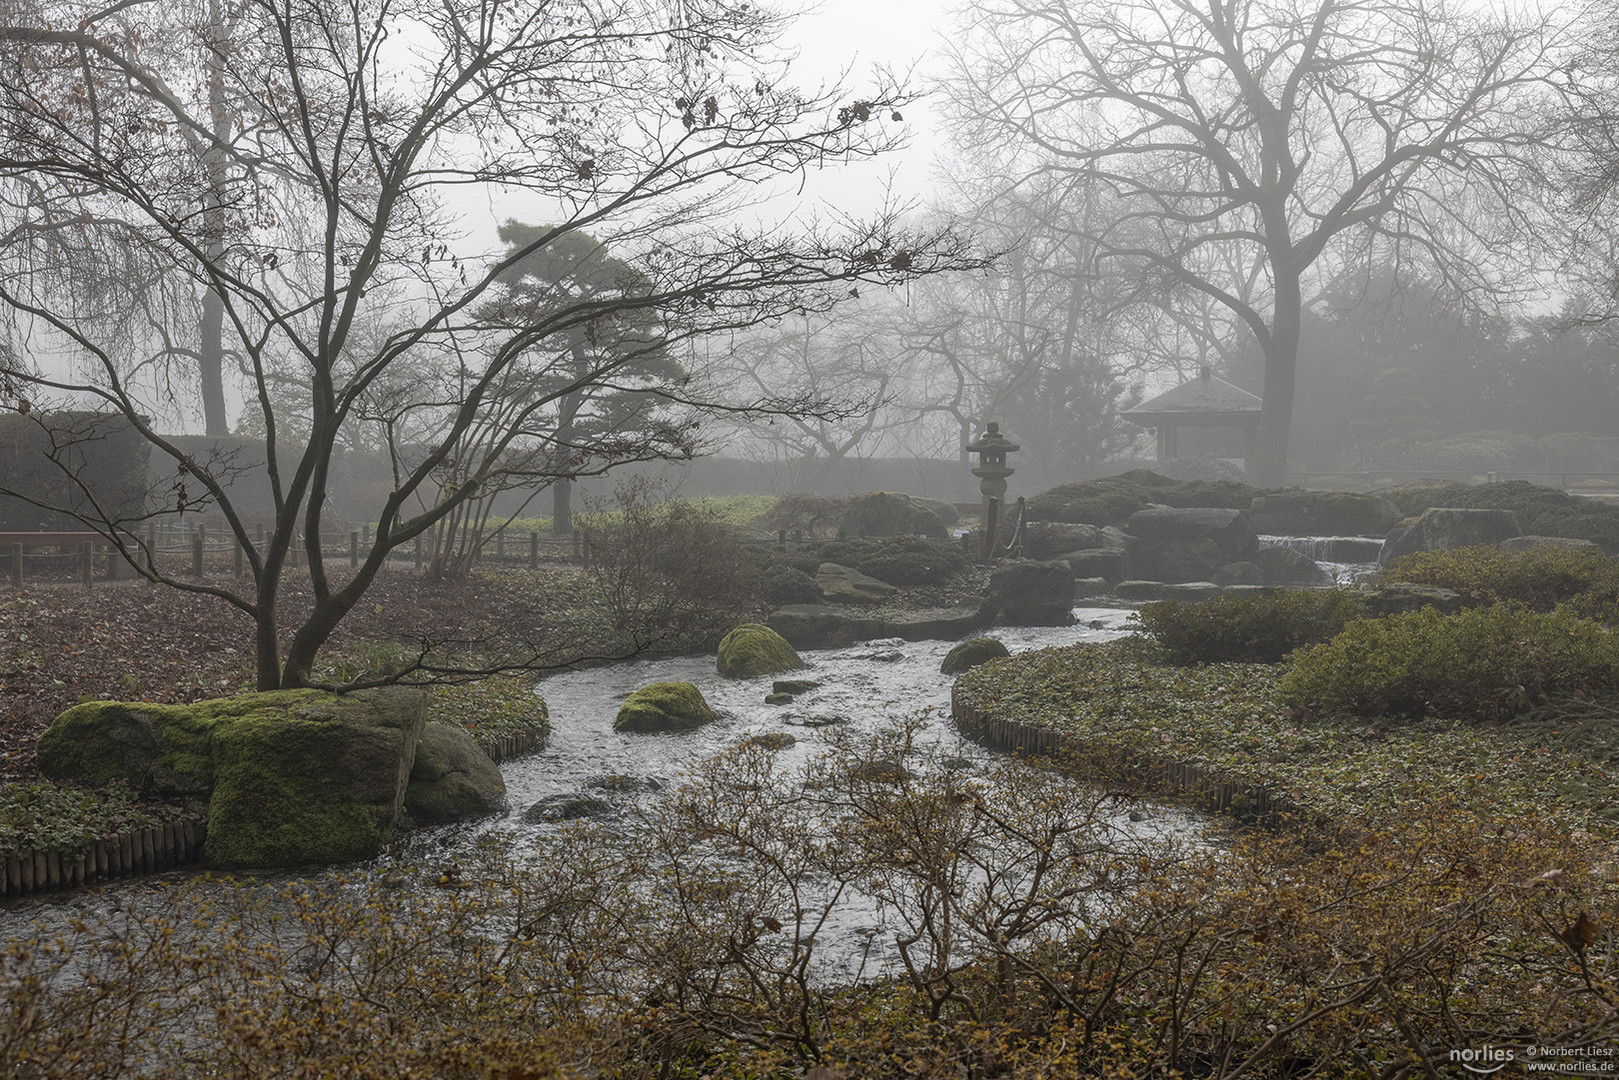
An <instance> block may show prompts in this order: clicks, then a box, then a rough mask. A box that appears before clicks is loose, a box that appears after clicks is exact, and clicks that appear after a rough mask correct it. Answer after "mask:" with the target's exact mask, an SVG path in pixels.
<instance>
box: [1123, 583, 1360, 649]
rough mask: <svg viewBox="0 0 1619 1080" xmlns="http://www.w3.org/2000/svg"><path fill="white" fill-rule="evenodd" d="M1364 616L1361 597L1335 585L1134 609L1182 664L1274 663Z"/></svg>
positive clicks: (1145, 627) (1152, 634)
mask: <svg viewBox="0 0 1619 1080" xmlns="http://www.w3.org/2000/svg"><path fill="white" fill-rule="evenodd" d="M1365 616H1366V607H1365V605H1364V604H1363V603H1362V602H1361V600H1360V599H1359V598H1358V597H1356V596H1355V595H1354V594H1353V593H1349V592H1345V591H1343V590H1340V589H1330V590H1324V591H1321V592H1305V591H1297V590H1295V591H1285V592H1274V593H1263V594H1260V595H1257V596H1232V595H1226V596H1220V597H1217V598H1215V599H1213V600H1205V601H1203V602H1201V603H1196V604H1182V603H1178V602H1176V601H1174V600H1165V601H1162V602H1160V603H1156V604H1147V605H1146V606H1144V607H1143V608H1142V609H1141V610H1140V611H1139V612H1137V613H1136V619H1137V621H1139V622H1140V624H1141V628H1142V630H1143V631H1145V633H1146V634H1147V636H1148V637H1150V638H1152V640H1153V641H1155V642H1157V643H1158V645H1159V646H1160V647H1161V648H1162V649H1163V650H1164V653H1165V655H1166V657H1167V658H1168V659H1169V661H1170V662H1171V663H1174V664H1182V665H1186V664H1219V663H1229V662H1248V663H1261V664H1264V663H1275V662H1276V661H1278V660H1280V659H1281V658H1282V657H1284V656H1286V655H1287V654H1288V653H1290V652H1292V651H1293V650H1294V649H1297V648H1299V647H1301V646H1304V645H1313V644H1317V643H1319V642H1323V641H1327V640H1328V639H1330V638H1332V637H1333V636H1335V635H1337V634H1338V633H1340V632H1341V631H1342V630H1343V629H1344V627H1346V626H1348V625H1349V624H1350V623H1351V622H1354V621H1355V620H1356V619H1360V618H1364V617H1365Z"/></svg>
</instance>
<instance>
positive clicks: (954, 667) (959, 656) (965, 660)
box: [939, 637, 1012, 675]
mask: <svg viewBox="0 0 1619 1080" xmlns="http://www.w3.org/2000/svg"><path fill="white" fill-rule="evenodd" d="M1011 655H1012V651H1011V650H1010V649H1008V648H1007V647H1006V646H1005V645H1004V644H1002V643H1001V642H999V641H996V640H995V639H994V638H992V637H975V638H969V639H967V640H966V641H963V642H962V643H961V644H960V645H957V646H956V647H955V648H953V649H951V650H950V651H949V652H947V653H945V656H944V662H943V663H942V664H940V665H939V671H940V673H941V674H944V675H960V674H961V673H962V672H963V671H971V670H972V669H973V668H975V667H977V666H978V665H979V664H987V663H989V662H990V661H991V660H998V659H1000V658H1001V657H1003V656H1011Z"/></svg>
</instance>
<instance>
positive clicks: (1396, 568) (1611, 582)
mask: <svg viewBox="0 0 1619 1080" xmlns="http://www.w3.org/2000/svg"><path fill="white" fill-rule="evenodd" d="M1376 580H1377V581H1378V582H1379V583H1386V582H1391V581H1410V582H1415V583H1416V584H1419V585H1437V586H1438V587H1440V588H1442V589H1454V590H1455V591H1456V592H1459V593H1466V594H1469V595H1471V596H1475V597H1480V598H1482V599H1485V600H1490V601H1496V602H1501V601H1509V600H1511V601H1516V602H1518V603H1520V604H1523V605H1524V606H1525V607H1529V608H1532V609H1534V610H1535V611H1550V610H1551V609H1552V608H1555V607H1557V606H1558V605H1560V604H1567V605H1569V607H1570V609H1571V610H1572V611H1573V612H1574V613H1575V614H1577V615H1582V616H1584V617H1586V618H1588V619H1598V620H1602V621H1604V622H1613V621H1615V620H1616V619H1619V561H1615V560H1614V559H1612V558H1609V557H1608V556H1606V555H1603V554H1602V553H1601V552H1598V551H1593V550H1591V549H1590V548H1584V549H1572V548H1563V547H1553V546H1551V545H1547V546H1544V547H1538V548H1531V549H1530V550H1528V551H1500V550H1498V549H1496V548H1493V547H1467V548H1452V549H1450V550H1448V551H1421V552H1416V553H1414V554H1411V555H1405V556H1402V557H1400V558H1399V559H1396V560H1395V561H1394V562H1393V563H1391V564H1390V565H1389V566H1387V567H1384V568H1383V569H1382V570H1380V571H1378V573H1377V578H1376Z"/></svg>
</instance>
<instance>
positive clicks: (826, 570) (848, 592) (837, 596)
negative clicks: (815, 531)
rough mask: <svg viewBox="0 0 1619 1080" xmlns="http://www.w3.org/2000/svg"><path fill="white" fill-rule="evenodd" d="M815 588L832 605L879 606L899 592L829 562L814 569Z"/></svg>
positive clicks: (852, 569) (890, 586) (884, 583)
mask: <svg viewBox="0 0 1619 1080" xmlns="http://www.w3.org/2000/svg"><path fill="white" fill-rule="evenodd" d="M815 587H816V588H818V589H820V590H821V595H822V596H824V597H826V599H828V600H830V601H831V602H832V603H834V604H879V603H881V602H882V601H884V600H886V599H888V598H889V597H890V596H893V595H894V594H895V593H897V592H899V590H898V589H897V588H895V587H894V586H892V585H890V584H888V582H886V581H879V580H877V579H876V578H874V577H872V576H871V575H869V574H862V573H861V572H860V571H858V570H856V569H855V568H854V567H852V566H840V565H838V564H837V563H829V562H824V563H822V564H821V565H820V566H819V567H817V568H816V571H815ZM788 640H791V639H790V638H789V639H788Z"/></svg>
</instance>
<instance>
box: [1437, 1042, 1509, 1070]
mask: <svg viewBox="0 0 1619 1080" xmlns="http://www.w3.org/2000/svg"><path fill="white" fill-rule="evenodd" d="M1450 1060H1451V1061H1454V1062H1456V1063H1457V1064H1458V1065H1460V1066H1461V1067H1462V1068H1464V1069H1466V1070H1467V1071H1468V1072H1471V1073H1478V1074H1479V1075H1481V1076H1484V1075H1488V1074H1490V1073H1494V1072H1500V1071H1501V1070H1502V1069H1504V1068H1506V1067H1507V1066H1508V1065H1510V1064H1511V1063H1512V1062H1514V1061H1516V1060H1518V1055H1517V1052H1516V1051H1513V1050H1508V1049H1503V1048H1501V1047H1498V1046H1481V1047H1478V1048H1476V1049H1474V1048H1471V1047H1470V1048H1468V1049H1466V1050H1452V1051H1451V1052H1450Z"/></svg>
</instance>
